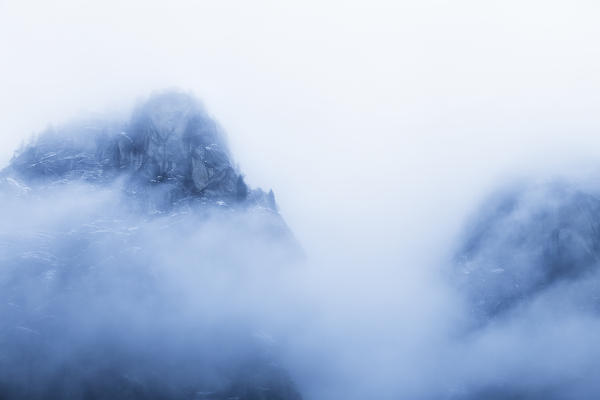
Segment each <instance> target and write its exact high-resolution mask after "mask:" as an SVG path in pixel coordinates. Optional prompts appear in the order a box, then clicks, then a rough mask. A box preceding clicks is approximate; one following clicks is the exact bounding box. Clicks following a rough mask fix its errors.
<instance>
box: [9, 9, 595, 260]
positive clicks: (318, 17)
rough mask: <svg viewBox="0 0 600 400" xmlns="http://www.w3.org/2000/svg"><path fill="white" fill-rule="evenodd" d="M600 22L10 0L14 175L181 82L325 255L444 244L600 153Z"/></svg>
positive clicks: (562, 12) (492, 13) (584, 17)
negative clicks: (508, 186) (33, 155)
mask: <svg viewBox="0 0 600 400" xmlns="http://www.w3.org/2000/svg"><path fill="white" fill-rule="evenodd" d="M598 21H600V3H598V2H596V1H575V0H570V1H560V2H559V1H532V0H520V1H465V0H462V1H461V0H457V1H441V0H439V1H433V0H424V1H416V0H414V1H400V0H397V1H384V0H370V1H363V2H360V1H333V0H320V1H313V0H308V1H307V0H303V1H283V0H280V1H229V0H219V1H187V2H185V1H174V0H171V1H162V2H155V1H129V2H125V1H122V0H121V1H113V0H110V1H106V0H105V1H97V2H87V1H79V0H78V1H63V0H57V1H52V2H49V1H38V2H33V1H24V0H15V1H8V0H0V124H1V125H0V126H1V129H0V164H2V165H5V164H6V163H7V162H8V160H9V158H10V155H11V153H12V151H13V150H14V148H15V147H16V146H17V145H18V143H19V142H20V141H21V140H23V139H24V138H27V137H28V136H29V135H30V134H31V133H33V132H36V131H39V130H41V129H43V128H44V127H45V126H47V125H48V124H50V123H53V124H57V123H61V122H63V121H65V120H68V119H69V118H70V117H72V116H75V115H77V114H78V113H79V112H81V111H82V110H92V111H107V110H118V109H119V108H121V107H128V106H130V105H131V104H132V103H133V101H134V100H135V99H137V98H140V97H143V96H145V95H147V94H148V93H149V92H151V91H152V90H156V89H161V88H165V87H171V86H177V87H180V88H182V89H186V90H191V91H193V92H194V93H195V94H196V95H198V96H199V97H200V98H201V99H202V100H203V101H204V103H205V105H206V106H207V109H208V110H209V112H211V113H212V114H213V115H214V116H215V117H216V118H217V119H218V120H219V121H220V123H221V124H222V125H223V126H224V128H225V129H226V130H227V132H228V135H229V140H230V142H231V146H232V150H233V154H234V155H235V157H236V159H237V160H238V161H239V163H240V166H241V168H242V170H243V171H244V172H245V173H246V174H247V178H248V179H247V180H248V181H249V182H250V183H251V184H252V185H254V186H263V187H267V188H268V187H273V188H274V190H275V193H276V196H277V198H278V201H279V203H280V205H281V207H282V210H283V213H284V216H285V217H286V219H287V220H288V222H289V223H290V225H291V226H292V228H293V229H294V231H296V232H297V234H298V236H300V238H301V240H303V241H304V242H305V243H308V245H309V246H312V247H313V248H318V247H319V244H320V243H323V244H324V243H327V246H330V245H331V242H336V243H339V245H340V246H341V247H343V246H348V245H350V244H352V243H357V241H361V240H370V242H371V243H376V244H378V245H377V246H370V247H369V249H370V250H369V251H378V250H377V249H378V248H379V247H380V248H381V249H385V250H386V251H392V252H393V251H396V250H400V249H401V250H402V251H406V249H407V248H409V247H411V246H427V242H428V240H438V239H442V238H443V237H445V235H446V234H447V233H448V232H447V230H452V229H455V228H456V226H457V224H458V223H459V221H460V220H461V219H462V217H463V214H464V213H465V212H466V211H467V210H469V209H470V207H472V206H473V204H474V203H475V201H476V200H477V199H478V196H479V195H480V194H481V193H482V191H483V190H485V189H487V188H489V187H491V186H493V184H494V183H495V182H497V179H498V178H499V177H500V176H503V175H504V174H505V173H522V174H529V173H534V172H535V173H538V172H539V171H550V172H556V171H560V170H565V169H572V168H573V166H577V167H578V168H581V163H582V162H586V161H587V160H600V24H599V23H598ZM599 176H600V174H599ZM411 240H412V241H411ZM398 243H403V245H400V244H398ZM379 244H380V245H381V246H379ZM396 244H398V245H397V247H396ZM353 251H359V250H355V249H353Z"/></svg>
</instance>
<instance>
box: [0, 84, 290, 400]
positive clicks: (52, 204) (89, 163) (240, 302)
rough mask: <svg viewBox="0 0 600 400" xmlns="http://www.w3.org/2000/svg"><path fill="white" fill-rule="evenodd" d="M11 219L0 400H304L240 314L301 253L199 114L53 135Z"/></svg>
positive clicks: (0, 337)
mask: <svg viewBox="0 0 600 400" xmlns="http://www.w3.org/2000/svg"><path fill="white" fill-rule="evenodd" d="M0 205H2V207H0V219H1V220H3V225H2V227H1V228H0V399H32V400H33V399H35V400H37V399H48V398H53V399H90V400H92V399H111V400H125V399H190V400H191V399H206V400H209V399H212V400H225V399H239V400H299V399H301V396H300V395H299V393H298V391H297V389H296V388H295V385H294V383H293V381H292V380H291V378H290V377H289V376H288V373H287V372H286V370H285V369H284V368H283V367H282V366H281V365H279V361H278V357H277V355H276V354H274V351H273V350H272V345H271V343H270V342H268V341H267V342H265V341H264V340H262V339H257V338H256V337H257V336H256V330H257V329H262V325H261V323H260V322H259V321H257V320H256V319H260V318H263V317H261V315H262V314H261V312H260V310H256V309H253V310H252V313H251V312H250V311H248V312H246V313H241V312H240V311H239V309H245V307H246V303H247V302H251V301H262V299H263V298H264V299H265V301H267V300H268V292H267V293H266V294H265V293H264V292H263V290H267V291H268V290H270V291H275V290H276V288H274V287H273V286H274V284H273V283H272V282H271V283H270V277H272V276H275V275H276V274H277V271H279V270H281V269H282V268H287V267H290V264H292V263H293V262H294V261H295V260H297V257H298V256H299V255H300V252H299V246H298V245H297V243H296V242H295V240H294V239H293V237H292V236H291V233H290V231H289V229H288V228H287V226H286V224H285V222H284V221H283V218H281V216H280V215H279V213H278V212H277V207H276V204H275V199H274V195H273V192H272V191H270V192H269V193H265V192H263V191H262V190H260V189H255V190H250V189H249V188H248V187H247V185H246V184H245V183H244V180H243V177H242V174H241V173H240V172H239V170H238V169H237V168H236V167H235V166H234V164H233V162H232V160H231V156H230V154H229V151H228V149H227V146H226V143H225V140H224V138H223V135H222V134H221V132H220V131H219V129H218V127H217V125H216V124H215V123H214V121H212V120H211V119H210V118H209V117H208V116H207V115H206V113H205V112H204V111H203V110H202V109H201V107H200V106H199V105H198V103H197V102H196V101H195V100H194V99H193V98H191V97H189V96H187V95H184V94H181V93H163V94H161V95H157V96H154V97H152V98H151V99H150V100H149V101H148V102H146V103H144V104H142V105H140V106H139V107H138V108H137V109H136V110H135V111H134V113H133V115H132V117H131V119H130V120H129V121H128V122H125V123H121V122H119V121H106V120H87V121H85V122H83V123H82V122H79V123H74V124H71V125H67V126H65V127H63V128H61V129H57V130H49V131H47V132H45V133H43V134H42V135H40V136H39V137H38V138H37V139H36V140H34V141H33V142H32V143H31V144H29V145H28V146H26V147H24V148H23V149H21V151H19V152H18V154H17V155H15V157H14V158H13V160H12V162H11V164H10V165H9V166H8V167H7V168H6V169H4V170H3V171H2V172H1V173H0ZM255 275H256V278H255V277H254V276H255ZM258 277H260V279H259V278H258ZM253 285H256V286H257V287H254V286H253ZM257 293H259V294H260V295H257ZM257 299H258V300H257ZM253 315H254V317H253ZM259 317H260V318H259ZM265 318H266V317H265Z"/></svg>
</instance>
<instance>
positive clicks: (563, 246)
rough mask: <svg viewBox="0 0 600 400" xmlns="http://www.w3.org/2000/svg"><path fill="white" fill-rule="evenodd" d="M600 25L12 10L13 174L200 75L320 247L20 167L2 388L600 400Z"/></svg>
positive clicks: (292, 218) (234, 151) (4, 38)
mask: <svg viewBox="0 0 600 400" xmlns="http://www.w3.org/2000/svg"><path fill="white" fill-rule="evenodd" d="M599 18H600V9H599V8H598V6H597V5H596V4H594V3H593V2H588V1H574V2H569V4H566V3H565V2H552V1H550V2H548V1H544V2H542V1H537V0H525V1H518V2H517V1H506V2H502V3H501V4H500V3H498V4H489V3H482V2H476V1H468V0H464V1H463V0H461V1H458V2H451V3H449V2H443V1H437V0H432V1H424V2H423V1H420V2H416V1H393V2H392V1H386V0H376V1H372V2H369V3H368V4H367V3H364V2H357V1H350V2H338V1H319V2H314V1H303V2H295V1H292V2H288V3H285V4H280V3H277V2H271V1H256V2H238V1H221V2H218V4H217V3H214V4H213V3H207V2H200V3H198V2H188V1H173V2H169V4H166V3H161V2H154V1H150V2H138V1H134V2H128V3H127V4H122V2H112V1H105V2H91V3H86V4H85V5H83V4H79V2H75V1H70V0H65V1H62V0H61V1H58V2H52V3H48V4H46V3H41V2H30V1H24V2H23V1H19V2H16V1H4V2H0V58H1V59H2V61H3V62H1V63H0V88H1V89H2V90H0V121H1V125H2V129H1V130H0V147H1V149H0V164H1V166H2V167H5V166H8V165H9V163H10V160H11V157H12V156H13V153H14V152H15V151H18V150H19V149H20V144H21V143H24V144H25V145H27V144H28V143H30V138H31V137H32V136H35V135H39V134H41V133H43V132H46V131H50V130H53V129H54V130H55V131H59V132H66V133H65V134H66V135H67V136H68V137H71V138H74V140H75V141H77V139H75V138H80V137H81V135H82V132H83V134H84V135H85V132H87V131H86V129H81V121H88V122H89V121H94V122H93V124H89V125H94V124H98V122H99V121H100V124H101V125H106V126H108V127H112V128H110V129H114V130H115V132H113V133H119V130H120V129H121V125H119V124H121V123H122V121H127V120H128V119H129V118H130V116H131V115H132V113H134V112H135V110H136V107H137V106H138V105H139V104H140V102H143V101H146V99H148V96H149V95H150V94H151V93H153V92H154V91H155V90H157V89H158V90H162V89H163V88H169V87H180V88H182V89H183V90H186V91H188V90H189V91H190V92H191V93H195V94H196V95H197V96H198V97H199V98H200V100H202V102H203V103H204V104H205V106H206V113H207V114H208V115H209V116H210V117H214V120H215V121H216V123H217V125H218V128H219V130H220V132H221V133H223V132H225V133H227V139H228V145H229V150H230V153H231V156H232V160H234V163H235V164H236V165H235V167H236V168H237V169H238V170H237V171H238V172H239V174H240V175H243V178H244V180H245V183H247V184H248V186H249V187H251V188H252V187H263V188H265V190H266V191H268V189H270V188H273V191H274V193H275V199H276V201H277V206H278V212H279V214H280V216H281V218H282V220H283V221H285V228H286V229H289V233H290V235H291V236H292V237H293V241H294V245H293V246H291V247H292V249H290V246H289V243H288V242H287V240H288V239H285V240H283V241H279V240H275V238H274V236H273V235H272V234H271V231H270V230H269V228H266V227H265V224H266V225H268V226H272V225H271V222H273V223H274V221H273V220H271V219H270V217H268V218H267V221H271V222H269V223H265V218H263V217H264V216H265V215H266V216H272V214H270V212H269V211H265V210H263V211H264V213H263V211H261V212H258V213H253V212H251V213H247V212H246V211H247V210H246V209H245V208H243V207H242V208H240V209H238V207H234V208H235V211H234V212H229V211H227V210H224V209H223V208H222V206H221V205H219V204H217V203H216V202H211V203H210V207H208V208H202V211H198V210H196V211H194V207H193V206H192V205H190V204H188V205H184V208H182V209H181V210H179V211H169V212H165V213H164V214H163V211H164V210H159V211H161V212H158V213H155V214H145V213H144V212H142V210H143V209H144V207H138V206H137V205H136V203H133V204H132V203H131V202H130V201H129V200H130V199H129V200H128V197H127V196H124V195H123V190H124V187H126V185H127V182H124V181H123V180H119V179H116V180H114V181H111V182H110V184H108V185H102V186H97V185H95V184H90V183H89V182H85V181H83V182H82V181H81V180H80V179H79V178H78V179H74V180H70V181H68V182H55V183H54V184H52V185H49V186H48V185H46V186H44V187H43V188H36V187H34V186H36V185H33V184H31V183H30V182H25V181H24V180H23V179H20V178H19V177H15V176H13V175H5V176H2V178H1V179H2V182H1V185H0V186H1V189H0V190H1V194H0V201H1V202H2V210H1V211H0V216H1V221H2V222H1V228H0V234H1V235H2V236H1V239H0V258H1V260H2V261H1V265H2V272H1V277H0V284H1V285H2V290H1V292H0V297H1V299H2V300H1V301H2V305H1V306H0V307H1V308H0V312H1V313H2V315H1V319H0V320H2V321H3V322H2V324H1V327H2V328H1V330H0V337H2V342H1V343H2V344H1V347H0V366H1V367H2V371H1V372H2V374H0V378H1V377H4V380H3V381H2V382H8V381H10V382H13V383H17V384H19V382H20V383H23V382H25V383H27V382H29V381H28V380H30V379H33V378H35V382H36V384H37V385H38V386H36V387H37V388H38V389H35V390H38V391H37V392H36V391H35V390H33V391H32V392H30V393H28V395H29V396H30V397H31V398H39V396H42V392H43V391H44V390H43V389H39V388H44V387H46V388H47V386H44V385H48V384H51V383H55V386H54V387H53V388H52V390H55V391H56V392H55V393H58V392H59V391H61V390H62V391H63V392H61V393H66V392H68V393H71V394H72V396H73V398H82V397H83V396H84V395H86V393H88V395H89V396H93V395H96V396H99V394H98V392H95V391H94V390H96V389H94V388H93V387H92V386H93V385H92V386H90V387H89V388H87V389H86V386H85V385H86V384H82V382H84V383H85V382H96V383H102V382H104V383H105V384H104V386H102V385H100V386H99V387H113V388H114V387H121V388H128V389H127V390H130V391H132V392H131V396H134V395H136V393H137V395H139V396H142V397H143V396H146V395H148V396H150V395H152V394H159V395H162V396H168V395H170V396H174V397H177V398H188V397H189V398H193V397H192V396H209V394H208V393H218V394H219V395H222V396H229V397H232V396H239V393H240V390H242V389H240V388H254V389H256V388H259V387H278V388H279V389H280V390H283V391H286V390H289V393H290V396H293V394H291V393H296V391H297V392H298V393H299V394H301V395H302V397H303V398H305V399H318V400H321V399H323V400H328V399H361V398H378V399H379V398H381V399H387V398H389V399H398V398H417V399H419V398H424V399H430V398H431V399H440V398H442V399H443V398H448V399H475V398H491V399H493V398H500V399H510V398H560V399H564V398H567V399H569V398H573V399H579V398H590V397H595V395H596V393H598V391H599V390H600V389H599V388H598V387H597V384H596V383H595V379H594V378H595V376H596V375H597V369H598V362H597V361H596V360H597V359H598V357H597V356H598V354H597V353H598V346H597V345H595V339H594V338H595V336H596V335H595V333H596V332H597V329H598V326H597V325H598V316H597V290H598V289H597V283H598V277H597V271H596V270H597V262H598V257H599V254H598V250H597V248H596V246H597V243H598V234H597V231H598V229H597V226H596V221H597V220H598V217H599V216H598V213H597V205H596V200H595V199H596V198H597V193H598V185H597V177H598V174H599V173H600V172H599V171H600V169H599V168H598V160H599V159H600V151H599V149H600V142H599V140H598V132H599V130H600V124H599V121H598V118H597V114H598V104H600V102H599V100H600V99H599V97H598V93H600V80H599V79H598V73H597V71H598V70H600V53H599V51H598V46H597V44H596V41H597V40H596V38H597V37H598V36H599V34H600V32H598V30H599V25H598V24H597V20H598V19H599ZM69 121H75V122H69ZM84 125H85V124H84ZM65 126H71V127H72V128H69V129H63V128H64V127H65ZM107 129H108V128H107ZM110 129H109V131H110V132H112V130H110ZM84 131H85V132H84ZM88 133H89V132H88ZM274 224H275V225H276V226H277V227H281V226H280V225H279V223H278V222H277V223H274ZM276 236H277V235H275V237H276ZM298 247H299V248H301V250H298ZM64 265H69V266H70V267H69V268H68V271H67V270H64V268H63V266H64ZM571 266H573V268H570V267H571ZM71 270H73V271H71ZM67 277H68V279H67ZM65 279H66V281H65ZM56 321H58V322H56ZM42 332H45V333H44V335H42V334H41V333H42ZM46 335H49V336H46ZM93 360H97V361H98V360H99V361H98V362H91V361H93ZM81 365H87V366H89V367H86V368H84V369H81ZM248 370H252V371H256V372H257V373H256V374H254V375H253V374H250V373H248V372H247V371H248ZM73 371H77V372H76V373H75V372H73ZM111 371H112V372H111ZM114 371H118V372H117V373H115V372H114ZM98 376H104V378H103V380H98V379H97V377H98ZM249 376H255V378H252V379H250V378H248V377H249ZM68 377H79V378H80V379H78V380H73V381H72V382H71V383H70V384H61V385H63V386H60V385H59V386H60V387H57V386H56V382H68V381H69V380H68V379H67V378H68ZM157 377H159V378H157ZM75 381H77V382H78V383H77V384H75V383H74V382H75ZM149 383H152V385H149ZM69 385H72V386H69ZM194 385H197V386H198V385H199V386H202V387H203V389H198V390H196V389H194V388H193V387H194ZM86 390H87V392H86ZM65 391H66V392H65ZM199 392H200V394H198V393H199ZM253 393H254V394H256V393H255V392H253ZM260 393H262V394H264V393H266V392H264V391H262V392H260ZM104 395H105V396H106V397H108V398H115V396H116V392H106V393H104ZM36 396H37V397H36ZM256 396H259V395H258V394H256ZM8 398H10V396H9V397H8ZM258 398H260V397H258Z"/></svg>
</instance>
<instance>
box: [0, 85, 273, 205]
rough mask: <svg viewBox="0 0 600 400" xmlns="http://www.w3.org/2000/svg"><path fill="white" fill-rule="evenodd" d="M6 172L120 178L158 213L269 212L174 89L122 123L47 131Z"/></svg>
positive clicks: (35, 178)
mask: <svg viewBox="0 0 600 400" xmlns="http://www.w3.org/2000/svg"><path fill="white" fill-rule="evenodd" d="M7 169H8V170H10V171H11V172H12V174H11V175H15V176H17V177H18V178H20V179H22V180H24V181H25V182H27V183H30V182H56V181H62V180H67V181H69V180H76V179H81V180H84V181H87V182H91V183H108V182H112V181H115V180H116V179H117V178H125V182H126V184H125V191H126V192H127V193H129V194H133V195H134V196H136V197H142V198H144V200H148V199H149V200H150V203H151V206H152V207H153V208H158V209H162V208H169V207H171V206H172V205H173V204H174V203H177V202H180V201H186V200H188V201H196V200H202V201H215V202H218V203H219V204H244V205H253V204H254V205H260V206H263V207H265V208H268V209H271V210H273V211H276V205H275V203H274V201H273V195H272V194H271V193H269V194H266V193H265V192H263V191H262V190H261V189H255V190H250V189H249V188H248V186H247V185H246V183H245V182H244V177H243V175H242V174H241V172H240V171H239V169H238V168H237V167H236V166H235V165H234V163H233V161H232V159H231V155H230V152H229V149H228V147H227V143H226V140H225V136H224V133H223V132H222V130H221V129H220V128H219V126H218V124H217V123H216V122H215V121H214V120H213V119H212V118H211V117H210V116H209V115H208V114H207V113H206V111H205V110H204V109H203V107H202V106H201V104H200V103H199V102H198V101H197V100H196V99H195V98H194V97H193V96H191V95H189V94H187V93H183V92H179V91H165V92H160V93H157V94H154V95H152V96H151V97H150V98H149V99H148V100H146V101H145V102H143V103H141V104H139V105H138V106H137V107H136V108H135V110H134V111H133V113H132V115H131V117H130V118H129V120H128V121H125V122H122V121H110V120H93V121H89V120H87V121H85V122H78V123H74V124H71V125H67V126H64V127H61V128H60V129H48V130H47V131H45V132H44V133H42V134H41V135H39V136H38V137H37V138H36V139H35V140H33V141H32V142H31V143H30V144H29V145H27V146H25V147H24V148H23V149H21V150H20V151H19V152H17V153H16V154H15V156H14V157H13V159H12V160H11V163H10V166H9V167H8V168H7ZM5 174H6V170H5Z"/></svg>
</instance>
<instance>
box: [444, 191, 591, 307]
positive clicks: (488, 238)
mask: <svg viewBox="0 0 600 400" xmlns="http://www.w3.org/2000/svg"><path fill="white" fill-rule="evenodd" d="M599 262H600V199H599V198H598V197H596V196H594V195H591V194H588V193H585V192H583V191H581V190H577V189H576V188H572V187H569V186H567V185H562V184H554V185H541V186H530V187H527V188H522V189H519V190H511V191H509V192H507V193H502V194H498V195H496V196H494V197H492V198H491V199H489V200H488V203H487V204H486V205H485V207H484V208H483V210H482V211H481V212H480V213H479V214H478V215H476V217H475V219H474V221H473V223H472V225H471V226H470V228H469V233H468V235H467V236H466V238H465V241H464V245H463V247H462V249H461V250H460V252H459V253H458V256H457V271H456V277H457V281H458V282H459V287H460V289H461V291H464V293H466V294H467V296H468V298H469V301H470V303H471V305H472V310H473V311H474V312H475V314H476V315H477V316H479V317H482V318H490V317H494V316H496V315H498V314H501V313H503V312H505V311H508V310H511V309H513V308H514V307H516V306H517V305H519V304H520V303H522V302H524V301H528V300H532V299H534V298H535V297H536V296H538V295H540V294H542V293H543V292H544V291H546V290H548V289H550V288H552V287H554V286H556V285H559V284H561V283H565V282H566V283H569V282H575V281H578V280H580V279H583V278H586V279H587V278H590V276H592V275H593V274H594V273H595V272H596V271H597V269H598V266H599ZM594 297H595V296H590V300H591V299H592V298H594Z"/></svg>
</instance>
